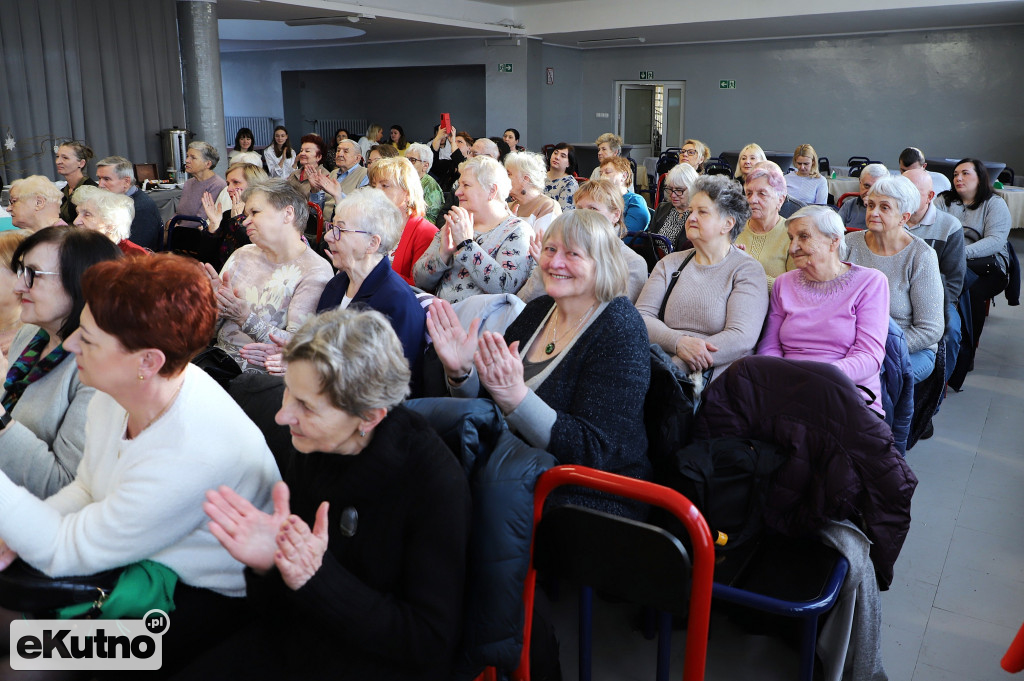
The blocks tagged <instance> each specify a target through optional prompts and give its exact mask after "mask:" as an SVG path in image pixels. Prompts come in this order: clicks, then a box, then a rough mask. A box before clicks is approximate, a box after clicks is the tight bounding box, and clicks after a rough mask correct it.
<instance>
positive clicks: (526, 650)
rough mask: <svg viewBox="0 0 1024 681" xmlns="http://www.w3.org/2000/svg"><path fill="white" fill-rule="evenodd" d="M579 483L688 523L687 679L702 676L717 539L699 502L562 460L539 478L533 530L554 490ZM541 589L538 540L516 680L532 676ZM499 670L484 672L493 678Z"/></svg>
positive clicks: (530, 572)
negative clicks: (536, 564)
mask: <svg viewBox="0 0 1024 681" xmlns="http://www.w3.org/2000/svg"><path fill="white" fill-rule="evenodd" d="M565 485H575V486H579V487H586V488H589V489H594V490H598V491H601V492H605V493H608V494H615V495H618V496H622V497H626V498H628V499H635V500H637V501H642V502H645V503H648V504H651V505H653V506H658V507H660V508H663V509H665V510H666V511H668V512H670V513H672V514H673V515H675V516H676V517H677V518H678V519H679V521H680V522H681V523H682V524H683V526H684V527H685V528H686V531H687V533H688V534H689V535H690V540H691V542H692V544H693V556H692V561H693V578H692V583H691V585H690V612H689V618H688V624H687V631H686V652H685V656H684V660H683V680H684V681H702V679H703V678H704V669H705V665H706V657H707V646H708V627H709V619H710V617H711V590H712V581H713V578H714V569H715V545H714V543H713V542H712V540H711V530H709V529H708V524H707V522H705V520H704V516H702V515H701V514H700V511H698V510H697V507H696V506H694V505H693V503H692V502H691V501H690V500H689V499H687V498H686V497H684V496H683V495H682V494H679V493H678V492H676V491H675V490H672V489H669V488H668V487H662V486H661V485H656V484H654V483H653V482H647V481H644V480H636V479H634V478H628V477H625V476H622V475H616V474H614V473H607V472H605V471H599V470H596V469H593V468H587V467H586V466H556V467H554V468H552V469H550V470H548V471H547V472H545V473H544V474H543V475H541V476H540V478H538V480H537V487H536V489H535V490H534V494H533V532H534V535H536V531H537V525H538V524H539V523H540V519H541V516H542V515H543V511H544V503H545V501H547V498H548V495H549V494H551V492H552V491H553V490H555V489H557V488H558V487H563V486H565ZM536 589H537V571H536V570H535V569H534V567H533V542H532V540H531V544H530V568H529V570H528V572H527V573H526V584H525V588H524V590H523V602H524V604H525V620H524V624H523V650H522V653H521V656H520V659H519V668H518V669H516V671H515V672H514V673H513V674H512V678H513V680H514V681H530V636H531V633H532V631H531V630H532V626H533V601H534V597H535V595H536ZM488 673H490V674H493V670H488V672H485V673H484V674H483V675H482V677H481V678H483V679H489V678H490V679H493V678H494V676H488Z"/></svg>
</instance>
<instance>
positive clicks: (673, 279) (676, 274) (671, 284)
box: [658, 249, 697, 321]
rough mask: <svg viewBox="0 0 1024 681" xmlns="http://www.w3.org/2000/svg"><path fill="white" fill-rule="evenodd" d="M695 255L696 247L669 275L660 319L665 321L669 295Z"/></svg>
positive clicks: (659, 314) (659, 312) (659, 311)
mask: <svg viewBox="0 0 1024 681" xmlns="http://www.w3.org/2000/svg"><path fill="white" fill-rule="evenodd" d="M695 255H697V251H696V249H694V250H692V251H690V255H688V256H686V258H684V259H683V264H682V265H680V266H679V269H678V270H676V271H675V272H673V273H672V276H671V277H669V282H668V288H667V289H665V297H664V298H662V299H661V309H660V310H658V319H660V320H661V321H665V308H666V307H667V306H668V297H669V296H670V295H672V289H674V288H675V287H676V282H677V281H679V274H680V273H681V272H682V271H683V268H684V267H686V266H687V265H689V264H690V261H691V260H693V256H695Z"/></svg>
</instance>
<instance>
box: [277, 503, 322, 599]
mask: <svg viewBox="0 0 1024 681" xmlns="http://www.w3.org/2000/svg"><path fill="white" fill-rule="evenodd" d="M329 508H330V505H329V504H328V503H327V502H326V501H325V502H323V503H322V504H320V508H318V509H317V511H316V521H315V522H314V523H313V529H312V530H310V529H309V525H307V524H306V522H305V521H304V520H303V519H302V518H300V517H299V516H297V515H291V516H288V519H287V520H286V521H285V522H284V525H283V526H282V527H281V531H280V532H279V533H278V535H277V552H276V553H275V554H274V564H275V565H277V571H278V572H280V573H281V579H283V580H284V583H285V584H287V585H288V588H289V589H291V590H293V591H298V590H299V589H301V588H302V587H303V586H305V584H306V582H308V581H309V579H310V577H312V576H313V575H315V574H316V572H317V570H319V569H320V566H321V565H322V564H323V560H324V554H325V553H327V511H328V510H329Z"/></svg>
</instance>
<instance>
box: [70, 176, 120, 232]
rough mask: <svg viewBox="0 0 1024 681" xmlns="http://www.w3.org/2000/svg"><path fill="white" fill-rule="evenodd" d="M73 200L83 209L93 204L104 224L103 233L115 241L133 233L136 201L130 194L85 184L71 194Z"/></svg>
mask: <svg viewBox="0 0 1024 681" xmlns="http://www.w3.org/2000/svg"><path fill="white" fill-rule="evenodd" d="M71 200H72V201H73V202H74V204H75V205H76V206H78V207H79V209H81V208H82V207H83V206H85V205H86V204H92V207H93V210H95V211H96V214H97V216H98V217H99V219H100V222H101V223H102V224H103V226H104V230H103V233H104V234H106V235H107V236H108V237H110V240H111V241H113V242H114V243H119V242H121V241H124V240H125V239H127V238H128V237H129V236H131V234H132V220H134V219H135V202H134V201H132V199H131V197H130V196H125V195H124V194H115V193H114V192H108V191H107V190H106V189H100V188H99V187H93V186H92V185H88V184H83V185H81V186H80V187H79V188H78V189H76V190H75V193H74V194H72V195H71Z"/></svg>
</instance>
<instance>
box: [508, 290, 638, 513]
mask: <svg viewBox="0 0 1024 681" xmlns="http://www.w3.org/2000/svg"><path fill="white" fill-rule="evenodd" d="M553 304H554V301H553V300H552V299H551V297H550V296H541V297H540V298H537V299H536V300H533V301H531V302H530V303H528V304H527V306H526V308H525V309H524V310H523V311H522V312H521V313H520V315H519V316H518V317H517V318H516V320H515V321H514V322H512V324H510V325H509V327H508V330H507V331H506V332H505V341H506V342H508V343H509V344H511V343H512V342H513V341H520V347H521V352H522V353H523V354H525V353H526V351H527V347H526V343H527V341H529V340H530V337H531V336H532V335H533V333H534V331H535V330H536V329H537V327H539V326H540V325H541V323H542V322H543V321H544V317H545V315H547V313H548V310H550V309H551V306H552V305H553ZM650 358H651V352H650V341H649V340H648V338H647V327H646V326H645V325H644V322H643V319H642V318H641V317H640V313H639V312H637V309H636V307H634V306H633V304H632V303H631V302H629V299H628V298H625V297H619V298H616V299H615V300H613V301H611V302H610V303H609V304H608V306H607V307H606V308H605V309H604V310H603V311H602V312H601V315H600V316H599V317H597V319H595V320H594V322H593V323H592V324H591V325H590V326H589V327H588V328H587V329H586V330H585V331H584V332H583V333H582V334H581V335H580V337H579V338H578V339H577V341H576V344H575V345H574V346H573V347H572V348H570V349H569V350H568V351H567V352H565V353H564V356H563V357H562V360H561V362H559V364H558V366H556V367H555V368H554V369H553V370H552V372H551V374H550V375H549V376H548V377H547V378H546V379H545V380H544V382H543V383H541V384H540V385H539V386H537V388H536V389H535V392H536V393H537V396H538V397H540V398H541V399H542V400H544V402H545V403H547V405H548V406H550V407H551V408H553V409H554V410H555V411H556V412H558V416H557V418H556V419H555V425H554V426H553V427H552V429H551V439H550V442H549V444H548V451H549V452H550V453H551V454H552V455H554V457H555V458H556V459H558V462H559V463H561V464H570V463H573V464H580V465H583V466H589V467H592V468H598V469H601V470H605V471H609V472H612V473H618V474H620V475H627V476H629V477H633V478H640V479H644V480H647V479H650V477H651V463H650V461H649V460H648V459H647V433H646V431H645V429H644V411H643V410H644V397H645V395H646V394H647V387H648V385H649V384H650V381H651V359H650ZM588 498H590V499H593V497H592V496H591V497H588ZM584 503H586V502H584ZM587 505H590V506H594V504H593V503H588V504H587ZM616 506H617V505H616ZM604 510H609V509H608V508H605V509H604ZM619 511H620V509H614V510H613V512H619Z"/></svg>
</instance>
